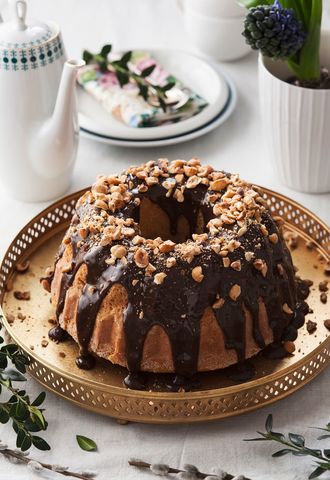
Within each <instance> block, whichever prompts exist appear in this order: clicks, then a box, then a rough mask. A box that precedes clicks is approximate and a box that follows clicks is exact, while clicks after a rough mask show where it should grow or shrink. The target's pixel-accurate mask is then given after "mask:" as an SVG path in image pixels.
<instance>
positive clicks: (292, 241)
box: [283, 231, 299, 250]
mask: <svg viewBox="0 0 330 480" xmlns="http://www.w3.org/2000/svg"><path fill="white" fill-rule="evenodd" d="M283 238H284V240H285V241H286V243H287V244H288V246H289V247H290V248H291V249H292V250H293V249H295V248H297V247H298V240H299V237H298V234H297V233H296V232H291V231H286V232H284V234H283Z"/></svg>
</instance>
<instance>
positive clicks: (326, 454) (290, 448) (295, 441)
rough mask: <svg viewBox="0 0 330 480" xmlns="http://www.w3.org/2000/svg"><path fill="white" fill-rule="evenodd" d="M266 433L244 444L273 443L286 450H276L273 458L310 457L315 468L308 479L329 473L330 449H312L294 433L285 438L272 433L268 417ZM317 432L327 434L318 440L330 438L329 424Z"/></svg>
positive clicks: (280, 434) (282, 435) (270, 421)
mask: <svg viewBox="0 0 330 480" xmlns="http://www.w3.org/2000/svg"><path fill="white" fill-rule="evenodd" d="M265 428H266V432H257V433H259V435H260V437H261V438H260V437H258V438H249V439H246V440H245V441H246V442H257V441H274V442H277V443H280V444H282V445H284V446H285V447H286V448H283V449H281V450H278V451H277V452H275V453H273V455H272V456H273V457H283V455H287V454H291V455H295V456H310V457H313V458H314V459H315V460H316V465H317V466H316V468H315V470H314V471H313V472H312V473H311V474H310V476H309V477H308V478H309V479H313V478H317V477H320V476H321V475H323V474H324V473H326V472H327V471H330V449H324V450H320V449H312V448H309V447H307V446H306V445H305V438H304V437H303V436H302V435H298V434H296V433H289V434H288V436H287V437H286V436H285V435H284V434H283V433H279V432H274V431H273V416H272V415H268V417H267V419H266V424H265ZM318 429H319V430H322V431H325V432H328V433H326V434H322V435H321V436H319V437H318V440H324V439H327V438H330V423H328V424H327V426H326V428H319V427H318Z"/></svg>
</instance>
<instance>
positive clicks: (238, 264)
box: [230, 260, 242, 272]
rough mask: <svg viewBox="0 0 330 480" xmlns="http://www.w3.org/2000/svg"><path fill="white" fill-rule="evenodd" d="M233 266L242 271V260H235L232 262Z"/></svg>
mask: <svg viewBox="0 0 330 480" xmlns="http://www.w3.org/2000/svg"><path fill="white" fill-rule="evenodd" d="M230 266H231V268H233V269H234V270H236V271H237V272H240V271H241V268H242V265H241V261H240V260H235V261H234V262H232V263H231V264H230Z"/></svg>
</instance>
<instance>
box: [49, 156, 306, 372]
mask: <svg viewBox="0 0 330 480" xmlns="http://www.w3.org/2000/svg"><path fill="white" fill-rule="evenodd" d="M276 221H277V219H276V218H272V216H271V214H270V212H269V211H268V210H267V206H266V203H265V200H264V199H263V198H262V196H261V195H260V192H259V188H257V187H255V186H251V185H249V184H248V183H246V182H245V181H243V180H241V179H240V177H239V176H238V175H236V174H234V175H232V174H229V173H226V172H223V171H216V170H214V169H213V168H212V167H211V166H209V165H202V164H201V163H200V161H199V159H197V158H192V159H191V160H189V161H184V160H174V161H171V162H169V161H168V160H167V159H159V160H158V161H149V162H148V163H146V164H144V165H141V166H138V167H130V168H128V169H127V170H126V171H124V172H123V174H121V175H109V176H99V177H98V178H97V181H96V183H95V184H94V185H93V186H92V188H91V190H89V191H87V192H86V193H85V194H84V195H83V196H82V197H81V198H80V199H79V201H78V203H77V206H76V211H75V214H74V216H73V218H72V222H71V225H70V227H69V229H68V230H67V232H66V234H65V236H64V239H63V242H62V244H61V247H60V250H59V252H58V255H57V258H56V261H55V266H54V269H53V271H52V272H51V273H50V274H49V275H48V277H46V278H45V279H44V282H43V283H44V284H46V287H47V288H49V290H50V291H51V296H52V303H53V305H54V306H55V307H56V312H57V320H58V326H57V327H54V328H53V329H52V330H51V331H50V337H51V338H52V339H54V340H61V338H63V335H64V333H65V332H68V333H69V334H70V335H71V337H72V338H73V339H74V340H75V341H76V342H77V343H78V344H79V347H80V355H79V357H78V359H77V365H78V366H80V367H81V368H91V367H92V364H93V361H92V360H93V358H94V357H93V355H91V354H94V355H95V356H98V357H103V358H105V359H107V360H110V361H111V362H112V363H114V364H118V365H121V366H124V367H127V368H128V370H129V371H130V372H141V371H144V372H174V373H176V374H177V375H181V376H184V377H190V376H191V375H193V374H194V373H196V372H200V371H210V370H215V369H223V368H225V367H228V366H229V365H232V364H237V363H238V362H242V361H243V360H244V359H247V358H249V357H252V356H253V355H255V354H257V353H258V352H259V351H261V350H263V349H265V347H266V346H267V345H270V344H273V343H274V342H275V343H276V344H278V345H280V344H281V343H282V342H283V341H285V340H290V341H292V340H294V339H295V338H296V336H297V328H299V327H300V326H302V324H303V323H304V314H305V313H306V304H304V303H303V302H300V301H299V298H298V296H297V289H296V282H295V272H294V267H293V264H292V260H291V255H290V252H289V251H288V249H287V247H286V245H285V242H284V241H283V239H282V235H281V231H280V227H279V226H278V225H277V223H276Z"/></svg>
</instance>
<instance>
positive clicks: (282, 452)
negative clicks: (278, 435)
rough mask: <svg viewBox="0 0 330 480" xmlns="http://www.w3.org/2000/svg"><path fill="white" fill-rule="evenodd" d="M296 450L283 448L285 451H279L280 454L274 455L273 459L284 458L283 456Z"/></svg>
mask: <svg viewBox="0 0 330 480" xmlns="http://www.w3.org/2000/svg"><path fill="white" fill-rule="evenodd" d="M293 451H294V450H290V448H283V450H279V451H278V452H275V453H273V455H272V457H274V458H275V457H283V455H287V454H288V453H292V452H293Z"/></svg>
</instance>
